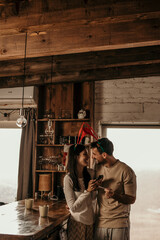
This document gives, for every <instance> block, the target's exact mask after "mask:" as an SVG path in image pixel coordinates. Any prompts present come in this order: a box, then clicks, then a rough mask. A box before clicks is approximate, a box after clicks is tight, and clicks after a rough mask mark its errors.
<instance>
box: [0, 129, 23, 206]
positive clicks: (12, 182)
mask: <svg viewBox="0 0 160 240" xmlns="http://www.w3.org/2000/svg"><path fill="white" fill-rule="evenodd" d="M21 131H22V130H21V129H19V128H14V129H11V128H0V146H1V147H0V148H1V151H0V166H1V167H0V202H4V203H9V202H13V201H15V200H16V195H17V180H18V165H19V149H20V139H21Z"/></svg>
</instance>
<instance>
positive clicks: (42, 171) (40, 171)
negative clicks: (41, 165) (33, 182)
mask: <svg viewBox="0 0 160 240" xmlns="http://www.w3.org/2000/svg"><path fill="white" fill-rule="evenodd" d="M36 172H37V173H44V172H45V173H47V172H50V173H52V172H53V173H66V171H58V170H36Z"/></svg>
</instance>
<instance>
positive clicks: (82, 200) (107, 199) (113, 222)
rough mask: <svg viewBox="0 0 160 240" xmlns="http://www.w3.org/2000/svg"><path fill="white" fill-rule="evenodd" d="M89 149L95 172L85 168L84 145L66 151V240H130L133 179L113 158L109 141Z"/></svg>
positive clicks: (122, 165)
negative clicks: (67, 152) (68, 216)
mask: <svg viewBox="0 0 160 240" xmlns="http://www.w3.org/2000/svg"><path fill="white" fill-rule="evenodd" d="M91 148H92V158H93V160H94V161H95V162H96V165H95V170H92V169H88V168H87V165H88V159H89V156H88V153H87V150H86V148H85V146H84V145H82V144H75V145H72V146H71V147H70V149H69V154H68V165H67V170H68V173H67V175H66V176H65V178H64V194H65V198H66V202H67V205H68V207H69V210H70V213H71V216H70V218H69V221H68V228H67V232H68V240H72V239H73V240H93V239H94V240H129V235H130V234H129V233H130V220H129V215H130V205H131V204H133V203H134V202H135V200H136V175H135V173H134V171H133V170H132V169H131V168H130V167H129V166H128V165H126V164H125V163H123V162H121V161H120V160H118V159H116V158H115V157H114V156H113V150H114V147H113V143H112V142H111V141H110V140H109V139H108V138H101V139H99V140H98V141H96V142H93V143H91ZM99 176H100V177H99ZM101 177H102V178H101Z"/></svg>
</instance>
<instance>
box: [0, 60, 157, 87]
mask: <svg viewBox="0 0 160 240" xmlns="http://www.w3.org/2000/svg"><path fill="white" fill-rule="evenodd" d="M159 75H160V63H154V64H145V65H144V64H141V65H132V66H121V67H110V68H102V69H100V68H99V69H91V70H86V71H85V70H82V71H79V72H72V73H67V74H66V75H63V74H57V75H54V77H53V79H52V82H51V76H50V74H35V75H30V76H26V79H25V86H38V85H46V84H51V83H52V84H56V83H64V82H65V83H67V82H82V81H99V80H113V79H125V78H136V77H147V76H159ZM22 79H23V76H14V77H4V78H3V77H2V78H1V79H0V88H10V87H21V86H22Z"/></svg>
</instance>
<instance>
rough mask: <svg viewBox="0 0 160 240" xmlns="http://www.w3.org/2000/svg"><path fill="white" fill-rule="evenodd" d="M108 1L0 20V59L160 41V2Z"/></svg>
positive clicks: (59, 53)
mask: <svg viewBox="0 0 160 240" xmlns="http://www.w3.org/2000/svg"><path fill="white" fill-rule="evenodd" d="M110 2H112V4H111V5H109V4H106V5H100V6H94V7H93V6H89V7H88V6H87V5H86V7H83V8H75V9H67V10H64V9H63V10H62V9H61V10H58V11H53V12H51V11H49V12H45V13H43V14H42V13H34V14H33V13H32V14H28V15H22V16H19V17H11V18H8V19H7V21H4V20H1V21H0V25H1V26H2V27H1V30H0V60H7V59H19V58H23V56H24V42H25V32H26V31H27V32H28V42H27V57H40V56H50V55H61V54H71V53H81V52H90V51H99V50H109V49H119V48H129V47H138V46H140V47H142V46H150V45H158V44H159V45H160V31H159V28H160V4H159V3H157V4H158V5H154V3H153V2H154V1H152V2H151V1H150V0H148V1H147V3H148V2H149V3H150V5H149V4H145V3H146V1H145V0H142V3H140V2H139V1H127V2H125V4H124V1H120V2H119V3H114V1H110ZM133 2H134V4H133ZM122 3H123V4H124V5H123V4H122ZM127 6H128V8H127ZM142 6H143V7H144V9H143V10H142ZM149 6H150V10H149ZM131 7H133V9H132V8H131Z"/></svg>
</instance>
